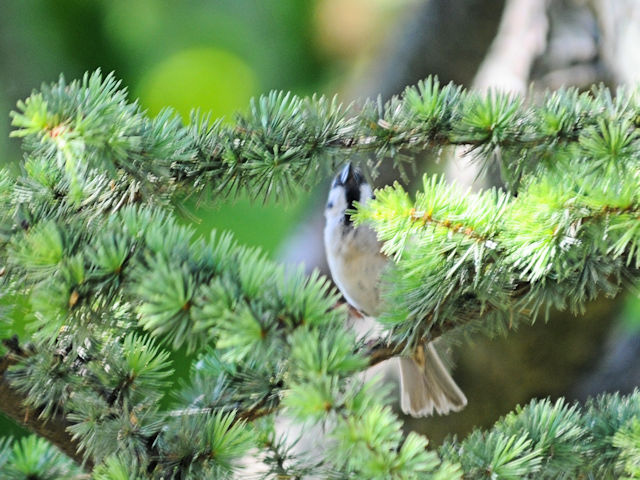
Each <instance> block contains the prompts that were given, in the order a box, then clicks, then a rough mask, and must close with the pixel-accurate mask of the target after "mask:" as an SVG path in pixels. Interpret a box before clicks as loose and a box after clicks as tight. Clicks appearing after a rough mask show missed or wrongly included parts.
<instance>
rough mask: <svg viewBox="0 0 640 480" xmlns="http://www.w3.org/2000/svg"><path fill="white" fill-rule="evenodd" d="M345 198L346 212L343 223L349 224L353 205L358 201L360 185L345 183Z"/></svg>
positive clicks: (354, 206) (354, 207) (353, 208)
mask: <svg viewBox="0 0 640 480" xmlns="http://www.w3.org/2000/svg"><path fill="white" fill-rule="evenodd" d="M345 197H346V200H347V211H346V212H345V214H344V221H345V223H351V210H355V209H356V205H355V203H356V202H359V201H360V185H359V184H358V185H356V184H355V183H347V185H345Z"/></svg>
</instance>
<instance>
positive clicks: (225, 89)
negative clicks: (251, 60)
mask: <svg viewBox="0 0 640 480" xmlns="http://www.w3.org/2000/svg"><path fill="white" fill-rule="evenodd" d="M256 92H257V80H256V76H255V74H254V72H253V70H252V69H251V68H250V67H249V66H248V65H247V64H246V63H245V62H244V61H243V60H242V59H241V58H239V57H238V56H237V55H234V54H233V53H231V52H228V51H225V50H221V49H217V48H213V47H211V48H192V49H187V50H183V51H181V52H179V53H177V54H175V55H173V56H171V57H169V58H167V59H166V60H163V61H162V62H160V63H159V64H157V65H156V66H155V67H153V68H151V69H150V70H149V71H148V72H147V73H146V74H145V75H144V76H143V78H142V80H141V81H140V83H139V85H138V88H137V92H136V95H137V96H139V98H140V103H141V104H142V106H143V107H144V108H146V109H148V110H149V113H150V114H151V115H155V114H157V113H158V112H159V111H160V110H162V108H164V107H173V108H174V109H175V110H176V111H177V112H178V113H180V115H182V117H183V118H184V119H185V120H186V119H188V117H189V112H190V111H191V110H192V109H194V108H199V109H200V110H201V111H202V112H209V111H210V112H211V113H212V115H213V117H214V118H216V117H222V116H228V115H230V114H231V113H233V112H234V111H236V110H238V109H240V108H243V107H245V106H246V105H247V104H248V101H249V98H251V97H252V96H253V95H255V94H256Z"/></svg>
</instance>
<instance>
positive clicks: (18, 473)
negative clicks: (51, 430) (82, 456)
mask: <svg viewBox="0 0 640 480" xmlns="http://www.w3.org/2000/svg"><path fill="white" fill-rule="evenodd" d="M80 473H81V469H80V467H79V466H78V465H76V464H75V463H73V462H72V461H71V460H69V459H68V458H67V457H65V456H64V455H62V454H61V453H60V452H59V451H58V450H57V449H56V448H55V447H53V446H51V445H50V444H49V443H48V442H47V441H46V440H44V439H42V438H38V437H37V436H35V435H30V436H28V437H24V438H22V439H20V440H15V441H14V442H13V445H12V442H11V438H10V437H9V438H4V439H2V440H0V475H2V478H6V479H7V480H32V479H38V480H61V479H63V478H73V477H74V476H76V475H80Z"/></svg>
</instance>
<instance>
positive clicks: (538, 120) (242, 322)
mask: <svg viewBox="0 0 640 480" xmlns="http://www.w3.org/2000/svg"><path fill="white" fill-rule="evenodd" d="M18 109H19V111H18V112H16V113H14V114H13V124H14V126H15V127H16V130H15V131H14V135H15V136H18V137H20V138H22V139H23V148H24V150H25V153H26V157H25V162H24V165H23V167H24V168H23V170H22V173H21V174H20V175H19V177H18V178H12V177H11V176H10V173H9V172H8V171H6V170H3V171H2V173H1V177H0V202H1V203H2V207H3V208H2V213H1V214H0V242H2V245H3V248H2V249H0V260H1V261H2V265H5V267H3V270H4V271H3V273H2V275H1V278H2V281H3V288H4V292H3V293H6V294H7V295H8V296H9V298H20V299H27V300H26V301H27V302H28V311H29V314H28V318H27V322H28V327H29V332H30V338H29V346H28V348H27V349H25V350H24V351H23V352H21V353H20V354H19V355H18V356H19V357H21V358H17V359H16V361H17V364H16V365H14V366H13V367H11V369H10V370H9V371H8V373H7V374H6V378H7V381H8V382H10V385H11V387H12V388H13V389H14V390H16V391H17V392H18V393H20V394H22V395H23V396H24V397H25V401H26V403H27V405H28V406H29V407H30V409H32V410H33V411H34V412H37V415H39V417H40V418H43V419H47V420H48V421H50V422H58V421H60V420H61V419H64V420H65V421H67V422H69V424H70V426H69V427H68V432H69V433H70V435H71V436H72V438H73V440H74V441H75V442H76V445H77V446H78V447H79V449H80V452H81V455H83V456H84V458H86V459H87V460H88V461H90V462H91V463H93V464H95V465H96V468H95V471H94V472H93V473H94V478H99V479H102V478H114V479H118V478H194V479H195V478H232V477H233V476H239V475H242V473H241V469H240V465H241V463H242V459H243V458H246V456H247V454H248V452H250V451H251V452H255V451H256V450H255V449H258V450H259V451H260V453H261V454H263V457H264V459H265V461H264V464H265V466H266V467H265V468H266V469H267V471H266V472H265V477H266V478H275V477H277V476H279V477H280V478H282V477H284V478H286V477H287V476H289V478H291V477H292V476H304V475H308V474H321V475H324V476H327V477H336V478H379V479H388V478H394V479H414V478H415V479H417V478H432V479H456V478H483V477H487V478H495V479H515V478H563V477H564V478H575V477H580V476H581V475H582V476H584V477H588V476H593V477H594V478H615V477H616V476H619V475H622V474H626V475H631V476H632V477H633V476H634V475H637V465H636V463H637V462H636V461H635V460H634V459H635V458H636V457H635V452H637V446H638V442H637V437H638V432H637V430H638V426H637V418H638V405H639V400H638V399H639V398H640V394H638V393H634V394H632V395H630V396H628V397H620V396H617V395H610V396H605V397H601V398H599V399H597V400H595V401H592V402H590V403H589V404H588V405H587V406H586V407H585V408H584V409H581V408H580V407H579V406H577V405H573V406H570V405H567V404H566V403H565V402H564V401H562V400H560V401H558V402H556V403H554V404H553V403H551V402H550V401H548V400H542V401H532V402H531V403H530V404H529V405H527V406H525V407H522V408H520V407H518V408H517V409H516V410H515V411H514V412H513V413H511V414H509V415H507V416H506V417H505V418H503V419H501V420H499V421H498V422H497V423H496V425H495V426H494V427H493V428H492V429H490V430H488V431H475V432H474V433H472V434H471V435H470V436H468V437H467V438H465V439H462V440H459V441H458V440H456V439H451V440H449V441H448V442H447V443H445V445H443V446H442V447H441V448H440V449H439V450H438V451H435V450H431V449H429V448H428V444H427V440H426V439H425V438H423V437H421V436H419V435H417V434H415V433H410V434H409V435H404V433H403V431H402V423H401V421H400V420H399V418H398V417H397V416H396V415H395V414H394V413H393V411H392V410H391V409H390V407H389V406H388V405H387V402H388V399H387V395H386V393H387V392H386V389H384V388H382V389H381V388H380V387H379V385H378V384H377V382H376V381H370V382H362V381H359V380H358V379H357V374H358V373H359V372H361V371H362V370H364V369H365V368H366V367H367V366H368V365H369V363H373V360H372V359H371V358H368V357H367V355H368V354H371V350H370V347H371V345H370V344H366V343H363V342H360V341H357V340H356V338H355V335H354V334H353V333H352V332H349V331H348V330H346V329H345V326H344V325H345V320H346V316H347V311H346V309H345V308H344V307H341V306H338V305H337V302H338V295H337V293H336V292H335V291H334V290H332V289H331V287H330V284H329V283H328V281H327V280H326V279H325V278H323V277H321V276H320V275H319V274H317V273H313V274H311V275H305V274H304V273H303V270H302V269H297V270H295V269H289V270H288V269H285V267H283V266H281V265H278V264H276V263H275V262H273V261H271V260H269V259H268V258H267V257H266V256H265V254H264V253H262V252H261V251H260V250H258V249H254V248H249V247H245V246H242V245H239V244H238V243H237V242H235V241H234V240H233V238H232V237H231V236H230V235H229V234H213V235H211V236H210V237H209V238H208V239H207V238H203V237H201V236H199V235H197V234H196V233H195V230H194V229H193V228H191V227H189V226H183V225H181V224H179V222H178V221H177V220H176V212H175V210H174V207H175V205H176V204H178V202H179V199H180V198H182V197H183V196H184V194H186V193H188V194H193V193H196V194H199V195H202V196H203V197H208V199H209V200H211V201H214V202H218V201H221V200H224V199H226V198H228V197H229V196H231V195H233V194H235V193H237V192H240V193H243V194H246V195H249V196H250V197H251V198H254V199H255V198H262V199H265V200H272V199H276V200H278V199H281V198H284V197H291V196H294V195H295V194H296V193H297V192H300V191H301V190H303V189H306V188H308V187H309V186H310V185H312V183H313V182H314V181H316V180H315V179H316V178H318V174H319V173H324V172H328V171H332V170H333V169H335V167H336V166H337V164H338V163H341V162H342V160H343V159H344V158H345V157H347V156H350V155H352V154H353V153H362V152H363V153H367V154H371V155H373V156H374V157H375V158H374V160H375V161H374V162H372V163H373V164H377V163H379V162H382V161H392V162H393V163H394V165H395V166H402V163H403V162H405V161H409V160H410V158H411V155H413V154H414V153H416V152H418V151H421V150H423V149H425V148H434V147H435V148H442V147H444V146H447V145H466V146H469V147H472V148H473V149H474V151H475V155H476V157H477V158H476V159H477V161H479V162H482V163H483V165H484V166H488V165H490V164H491V163H492V162H498V163H499V165H500V167H501V171H502V173H503V180H504V182H505V184H506V186H507V189H506V190H504V191H503V190H495V189H494V190H489V191H485V192H479V193H470V192H459V191H458V190H457V188H456V187H455V186H453V185H450V184H448V183H446V182H445V181H444V180H443V179H441V178H438V177H425V179H424V182H423V187H422V191H421V192H419V193H418V194H416V196H415V200H414V199H412V198H411V197H410V196H409V195H408V194H407V193H406V192H405V191H404V190H403V189H402V188H401V187H400V186H398V185H395V186H392V187H387V188H386V189H383V190H380V191H379V192H377V196H376V199H375V201H373V202H370V203H368V204H367V206H366V207H360V208H359V209H358V212H357V213H356V215H355V219H356V221H357V222H359V223H362V222H369V223H370V224H372V225H373V227H374V228H375V229H376V230H377V231H378V234H379V236H380V238H381V239H382V240H383V241H384V251H385V253H387V254H388V255H390V256H391V257H392V258H393V259H394V260H395V262H394V264H393V266H392V267H391V268H390V269H389V272H388V277H387V282H386V283H385V285H384V293H383V295H384V298H385V299H386V312H385V314H384V315H383V316H382V317H381V318H380V320H381V321H382V322H383V323H384V324H385V326H386V327H387V331H386V335H387V337H386V338H385V339H384V346H385V347H387V346H390V347H393V348H396V349H401V348H404V349H405V351H406V352H408V351H409V350H410V349H411V348H412V347H413V346H415V345H417V344H420V343H423V342H424V341H425V340H430V339H432V338H434V337H437V336H440V335H444V334H447V335H450V334H452V333H455V332H468V331H469V329H471V328H473V329H481V330H483V331H485V332H488V333H493V332H496V331H506V330H508V329H509V328H513V327H515V326H516V325H517V324H518V322H520V321H523V320H525V319H526V320H531V319H533V318H535V315H536V314H537V313H538V312H539V311H547V310H548V309H549V308H551V307H552V306H556V307H560V308H569V309H571V310H572V311H581V310H582V309H584V308H585V307H584V306H585V303H586V302H587V301H588V300H590V299H592V298H595V296H596V295H599V294H605V295H615V294H616V293H617V292H618V291H619V290H621V289H622V288H624V287H627V286H630V285H632V284H635V283H636V282H637V268H638V265H639V264H640V253H639V252H640V248H639V246H640V228H638V221H637V219H638V214H639V213H640V212H639V208H640V207H639V205H640V199H639V198H638V193H637V192H638V189H637V184H638V177H639V172H640V169H639V168H638V159H637V155H636V154H635V151H636V150H637V147H638V136H637V133H636V131H635V129H636V123H635V122H636V113H635V112H636V111H637V105H636V100H635V96H634V94H633V93H630V92H624V91H621V92H619V93H618V94H617V95H616V97H615V99H614V98H613V97H612V96H611V95H610V94H609V93H608V92H607V91H606V90H599V91H594V92H592V93H591V94H588V93H585V94H578V93H577V92H575V91H571V90H569V91H562V92H557V93H554V94H550V95H548V96H547V97H546V98H544V99H543V100H542V101H541V104H540V106H536V105H529V104H525V103H524V102H522V101H521V100H520V99H518V98H514V97H510V96H507V95H503V94H500V93H497V92H492V93H490V94H489V95H487V96H484V97H483V96H479V95H477V94H475V93H467V92H465V91H463V90H462V89H461V88H459V87H455V86H453V85H448V86H441V85H440V84H439V83H438V81H437V80H435V79H427V80H425V81H424V82H421V83H419V84H418V85H417V86H416V87H410V88H408V89H407V90H406V91H405V93H404V95H403V96H401V97H397V98H394V99H392V100H391V101H389V102H388V103H387V104H382V102H380V101H378V102H369V103H367V104H366V105H365V106H364V108H363V110H362V111H361V112H360V113H353V111H352V110H351V109H350V108H348V107H343V106H341V105H340V104H339V103H338V102H337V101H336V100H335V99H333V100H328V99H326V98H324V97H312V98H300V97H296V96H293V95H291V94H285V93H278V92H273V93H271V94H268V95H266V96H263V97H260V98H258V99H256V100H254V101H253V102H252V103H251V105H250V108H249V110H248V111H247V112H246V113H244V114H238V115H237V116H236V117H235V125H228V124H223V123H222V122H221V121H213V122H212V121H210V119H209V118H208V117H206V116H201V115H199V114H197V113H194V114H193V116H192V122H191V124H190V125H188V126H185V125H183V124H182V122H181V120H180V119H179V118H178V117H177V116H176V115H174V114H173V113H172V112H170V111H169V110H165V111H162V112H161V113H160V114H159V115H158V116H157V117H155V118H153V119H150V118H148V117H147V116H146V115H145V114H144V112H142V111H141V110H140V108H139V107H138V106H137V104H136V103H131V102H129V101H128V100H127V96H126V91H124V90H123V89H121V88H120V86H119V83H118V82H117V81H116V80H115V79H114V78H113V76H111V75H109V76H106V77H103V76H102V75H101V74H100V73H99V72H97V73H94V74H92V75H86V76H85V77H84V78H83V79H82V80H81V81H75V82H71V83H67V82H65V81H64V79H61V80H60V81H59V82H58V83H57V84H54V85H52V86H44V87H43V88H42V89H41V91H40V92H38V93H34V94H33V95H32V96H31V97H30V98H29V99H28V100H26V101H25V102H21V103H20V104H19V106H18ZM567 172H570V174H567ZM373 173H375V172H373ZM2 322H5V320H4V319H2ZM5 323H6V322H5ZM4 330H7V328H4V329H3V331H4ZM183 347H186V348H187V349H189V351H190V352H197V356H196V360H195V362H194V364H193V366H192V369H191V372H190V375H189V380H188V381H187V382H181V384H180V385H176V383H178V382H172V381H171V379H172V374H173V373H172V372H173V369H172V365H171V362H170V360H169V359H170V352H169V350H171V349H173V350H176V349H179V348H183ZM395 351H396V352H397V351H398V350H395ZM378 360H379V359H378ZM2 378H5V377H2ZM3 381H4V380H3ZM167 394H170V395H167ZM169 396H170V397H171V402H170V405H169V407H164V406H163V405H165V403H169V402H165V401H163V400H164V399H166V398H167V397H169ZM280 408H283V409H284V411H285V412H286V413H287V414H288V415H289V416H290V417H292V418H293V419H294V421H296V422H299V423H301V424H302V425H304V426H313V428H321V427H322V429H323V433H324V436H322V437H321V440H322V448H321V449H319V450H318V451H314V452H311V451H305V447H304V441H305V435H304V434H303V435H302V437H301V438H300V439H298V438H290V437H289V436H287V435H284V436H282V435H278V434H276V433H275V429H274V427H273V423H272V416H273V414H274V413H275V412H276V411H277V410H278V409H280ZM265 417H266V418H265ZM311 435H312V434H311ZM307 436H309V435H307ZM316 440H317V439H316ZM29 442H31V443H29ZM12 448H13V450H11V449H12ZM252 449H254V450H252ZM52 451H53V450H51V447H49V446H48V445H46V444H45V443H44V442H42V441H40V440H35V439H33V440H28V441H26V440H25V441H24V442H23V443H21V444H18V443H14V446H13V447H11V446H10V445H9V442H8V441H4V442H3V443H1V444H0V469H2V468H13V469H14V470H7V471H16V472H18V471H19V472H26V471H27V470H28V468H33V469H37V471H35V470H34V471H33V472H31V473H28V475H31V474H33V475H38V477H37V478H40V476H43V478H48V477H46V476H44V475H45V472H46V471H54V472H55V471H56V470H55V469H56V468H62V466H63V465H65V462H67V460H66V459H64V458H62V457H58V456H55V455H54V454H53V453H51V452H52ZM16 452H18V453H16ZM20 452H22V453H20ZM312 453H313V455H312ZM56 455H57V454H56ZM37 459H42V461H44V462H45V463H43V464H37V462H36V460H37ZM34 462H35V463H34ZM46 462H51V464H49V463H46ZM16 468H17V469H18V470H16ZM64 468H67V467H64ZM15 478H22V477H19V476H18V477H15Z"/></svg>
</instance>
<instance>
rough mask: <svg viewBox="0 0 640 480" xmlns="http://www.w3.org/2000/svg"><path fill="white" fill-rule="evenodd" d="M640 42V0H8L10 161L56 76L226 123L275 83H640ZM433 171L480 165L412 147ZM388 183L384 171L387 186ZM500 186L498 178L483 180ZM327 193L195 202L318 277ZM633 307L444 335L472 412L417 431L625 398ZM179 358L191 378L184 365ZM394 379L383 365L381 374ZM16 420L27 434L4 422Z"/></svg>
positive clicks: (323, 186) (634, 352)
mask: <svg viewBox="0 0 640 480" xmlns="http://www.w3.org/2000/svg"><path fill="white" fill-rule="evenodd" d="M639 41H640V1H639V0H615V1H609V0H217V1H205V0H183V1H181V2H176V1H173V2H165V1H159V0H135V1H124V0H0V112H2V113H1V114H0V157H1V158H2V159H3V160H4V162H5V164H11V165H14V166H15V165H16V164H17V161H18V160H19V158H20V156H21V154H20V151H19V145H18V142H16V141H14V140H11V139H9V137H8V135H9V131H10V125H9V116H8V112H9V111H10V110H11V109H12V108H13V107H14V106H15V103H16V101H17V100H19V99H23V98H25V97H26V96H28V95H29V93H30V92H31V91H32V90H33V89H37V88H38V87H39V86H40V84H41V83H42V82H52V81H55V80H56V79H57V78H58V76H59V75H60V74H64V76H65V77H66V78H67V79H68V80H71V79H74V78H77V77H80V76H81V75H82V74H83V73H84V72H85V71H91V70H94V69H96V68H101V69H102V70H103V71H104V72H110V71H114V72H115V74H116V76H117V77H118V78H120V79H122V81H123V84H124V85H126V86H127V87H128V89H129V91H130V96H131V98H132V99H134V98H139V101H140V103H141V105H142V106H143V107H144V108H145V109H147V110H148V112H149V114H150V115H155V114H157V113H158V112H159V111H160V110H161V109H162V108H164V107H172V108H174V109H175V110H176V111H177V112H178V113H179V114H180V115H181V116H182V117H183V118H184V119H185V120H187V119H188V114H189V112H190V110H191V109H194V108H199V109H200V110H202V111H211V112H212V115H213V117H224V118H225V119H226V120H227V121H230V122H231V121H233V112H235V111H237V110H240V111H241V110H243V109H246V108H247V105H248V102H249V99H250V98H251V97H252V96H256V95H259V94H261V93H265V92H267V91H269V90H271V89H279V90H291V91H293V92H294V93H297V94H301V95H307V94H312V93H314V92H320V93H325V94H328V95H334V94H337V95H338V96H339V98H340V99H341V100H342V101H343V102H350V101H353V100H358V99H364V98H366V97H372V96H377V95H380V96H381V98H382V99H383V100H384V99H387V98H389V97H390V96H391V95H394V94H397V93H400V92H401V91H402V90H403V88H404V87H405V86H406V85H410V84H414V83H415V82H416V81H418V80H419V79H422V78H424V77H426V76H427V75H429V74H437V75H438V76H439V77H440V79H441V81H443V82H445V83H446V82H448V81H454V82H456V83H458V84H462V85H465V86H467V87H473V88H477V89H480V90H486V89H487V88H489V87H492V86H496V87H499V88H502V89H508V90H510V91H514V92H518V93H521V94H527V95H529V96H530V98H531V99H532V100H533V101H535V98H536V97H537V96H538V95H539V93H540V92H542V91H543V90H544V89H546V88H551V89H556V88H560V87H562V86H569V85H575V86H577V87H578V88H580V89H587V88H589V87H590V86H591V85H592V84H594V83H604V84H606V85H607V86H612V87H613V86H615V85H618V84H633V83H635V82H636V81H637V80H638V77H639V76H640V49H638V48H637V45H638V44H639V43H638V42H639ZM532 82H533V87H531V88H530V85H531V83H532ZM361 160H366V159H361ZM424 171H445V172H446V173H447V175H449V177H450V178H456V180H457V181H459V182H461V183H463V184H464V183H471V182H472V181H473V180H474V179H475V178H476V176H477V174H478V172H477V171H475V167H474V165H473V164H470V163H469V162H468V161H467V160H466V159H465V158H464V155H463V152H451V154H450V155H448V156H446V158H445V157H440V156H438V158H434V156H433V155H429V154H428V153H427V154H425V155H424V157H423V158H416V172H415V173H416V175H415V177H419V176H420V175H421V173H422V172H424ZM394 179H395V173H394V172H393V171H391V170H387V169H385V168H383V169H382V172H381V175H380V177H379V178H378V179H377V182H378V184H379V185H382V184H385V183H388V182H390V181H392V180H394ZM409 183H411V180H410V181H409ZM498 183H499V179H498V178H496V176H495V175H492V174H491V172H489V174H488V176H485V177H483V178H480V179H479V180H477V181H476V182H475V183H474V186H475V187H476V188H480V187H482V186H485V185H495V184H498ZM327 189H328V185H327V182H320V184H319V186H318V188H316V189H315V190H314V191H310V192H305V193H303V194H302V195H301V196H300V197H298V198H297V199H296V201H295V203H292V204H291V205H285V206H284V208H283V206H282V205H281V204H277V205H271V204H268V205H262V204H251V203H249V202H248V201H247V200H246V199H243V198H239V199H237V200H235V201H234V202H227V203H223V204H218V203H216V204H215V205H213V206H212V205H206V207H200V208H198V206H196V205H193V204H192V205H189V206H188V208H189V209H190V211H191V213H192V214H193V215H195V217H196V218H198V219H199V221H198V222H196V224H195V226H196V228H197V229H198V231H200V232H202V233H207V232H209V231H210V230H211V229H212V228H217V229H224V230H232V231H233V232H234V233H235V234H236V236H237V238H238V239H239V240H240V241H241V242H243V243H245V244H249V245H257V246H261V247H263V248H264V249H265V250H266V251H267V252H269V254H270V255H271V256H272V257H273V258H274V259H278V260H281V261H285V262H289V263H300V262H304V263H305V265H306V267H307V268H308V269H312V268H315V267H317V268H321V269H323V270H324V271H326V266H325V263H324V251H323V247H322V233H321V232H322V226H323V221H324V220H323V217H322V208H323V204H324V200H325V196H326V193H327ZM185 221H186V220H185ZM256 232H259V234H258V235H257V234H256ZM639 318H640V305H639V303H638V302H637V300H635V298H631V297H624V296H623V297H620V298H618V299H616V300H613V301H611V300H600V301H598V302H596V303H595V304H594V305H593V306H591V307H590V308H589V310H588V313H587V315H586V316H585V317H580V318H576V317H574V316H572V315H570V314H567V313H563V312H555V313H553V314H552V318H551V322H550V324H549V325H544V324H543V323H544V322H543V321H542V320H540V321H538V322H536V324H535V325H534V326H532V327H527V328H522V329H521V330H520V331H518V332H515V333H512V334H510V335H509V336H508V337H507V338H498V339H487V338H477V339H474V340H473V341H472V342H468V341H465V342H464V343H463V344H458V345H452V346H451V347H450V348H446V350H448V351H449V352H450V357H451V362H452V364H454V365H455V374H454V376H455V377H456V380H457V381H458V383H459V384H460V386H461V387H462V388H463V390H464V391H465V392H466V393H467V396H468V398H469V406H468V407H467V408H466V409H465V410H464V411H463V412H461V413H459V414H454V415H450V416H448V417H442V418H432V419H427V420H421V421H410V422H408V423H407V428H411V429H416V430H419V431H422V432H424V433H426V434H427V435H428V436H429V437H430V438H431V440H432V442H434V443H438V442H439V441H440V440H441V439H442V438H443V437H444V436H445V435H446V434H450V433H453V434H459V435H463V434H464V433H466V432H468V431H469V429H470V428H471V427H472V426H473V425H477V426H481V427H482V426H489V425H491V424H492V423H493V422H494V421H495V420H496V419H497V418H498V417H499V416H500V415H503V414H504V413H506V412H508V411H509V410H511V409H512V408H513V407H514V406H515V405H516V404H518V403H521V404H522V403H526V402H527V401H528V400H529V399H530V398H532V397H546V396H550V397H552V398H556V397H558V396H561V395H564V396H567V397H568V398H570V399H580V400H582V399H584V398H585V397H586V396H587V395H593V394H594V393H598V392H600V391H605V390H607V391H615V390H621V391H623V392H628V391H630V390H631V389H633V387H634V386H635V385H637V384H638V383H639V382H640V365H639V364H638V363H639V362H638V361H637V359H638V358H640V355H639V354H640V335H639V334H638V331H639V328H640V321H639V320H638V319H639ZM175 359H176V363H177V366H178V371H179V372H181V374H183V375H184V374H185V372H186V371H187V368H188V365H189V362H190V360H191V359H189V358H188V357H186V356H185V355H183V354H181V353H178V354H176V355H175ZM394 375H395V372H394V369H389V371H388V372H387V374H386V378H387V380H388V381H390V382H392V381H395V378H394ZM0 400H1V399H0ZM7 432H13V433H16V434H20V430H19V429H18V428H17V427H16V426H15V425H13V424H11V423H9V422H8V421H6V420H4V419H3V418H2V417H1V416H0V434H2V433H7Z"/></svg>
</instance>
